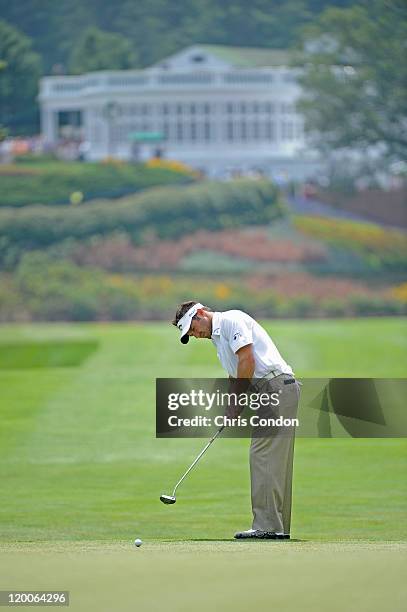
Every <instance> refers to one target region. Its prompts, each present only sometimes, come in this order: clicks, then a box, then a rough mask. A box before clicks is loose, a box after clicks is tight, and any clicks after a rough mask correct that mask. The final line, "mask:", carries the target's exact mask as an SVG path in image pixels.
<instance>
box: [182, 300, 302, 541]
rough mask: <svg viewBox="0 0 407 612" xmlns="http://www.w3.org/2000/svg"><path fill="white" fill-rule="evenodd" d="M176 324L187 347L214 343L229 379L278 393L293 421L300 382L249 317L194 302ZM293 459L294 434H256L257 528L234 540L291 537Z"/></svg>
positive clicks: (252, 462) (252, 450)
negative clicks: (191, 340) (195, 340)
mask: <svg viewBox="0 0 407 612" xmlns="http://www.w3.org/2000/svg"><path fill="white" fill-rule="evenodd" d="M172 323H173V325H175V326H176V327H178V328H179V330H180V332H181V342H182V343H183V344H187V343H188V342H189V338H190V336H194V337H195V338H208V339H210V340H212V342H213V344H214V345H215V347H216V350H217V354H218V358H219V360H220V362H221V364H222V367H223V368H224V369H225V370H226V372H227V373H228V375H229V378H230V379H232V380H235V379H248V380H250V381H251V380H252V379H262V381H264V383H265V384H268V385H269V386H270V387H271V388H272V391H273V393H276V392H277V393H279V398H280V403H279V409H280V410H281V413H282V414H284V415H287V416H289V417H290V418H294V417H295V416H296V414H297V409H298V400H299V383H298V382H297V381H296V380H295V378H294V375H293V371H292V369H291V368H290V366H289V365H288V364H287V363H286V362H285V361H284V359H283V358H282V357H281V355H280V353H279V352H278V350H277V348H276V346H275V344H274V343H273V341H272V340H271V338H270V337H269V335H268V334H267V332H266V331H265V330H264V329H263V328H262V327H261V325H259V324H258V323H257V322H256V321H255V320H254V319H253V318H252V317H251V316H249V315H248V314H246V313H245V312H242V311H241V310H228V311H226V312H212V311H211V309H210V308H208V307H206V306H203V305H202V304H200V303H197V302H194V301H190V302H184V303H183V304H180V306H179V307H178V308H177V312H176V314H175V318H174V320H173V322H172ZM262 381H260V382H262ZM257 383H259V381H258V380H256V381H255V384H257ZM293 455H294V433H293V432H292V433H291V434H288V435H287V433H285V434H283V433H281V431H279V430H277V431H274V432H269V433H268V434H266V435H264V434H263V435H260V436H259V437H257V436H255V435H254V434H253V435H252V441H251V446H250V479H251V500H252V511H253V525H252V528H251V529H248V530H247V531H240V532H238V533H236V534H235V538H238V539H243V538H245V539H257V538H258V539H272V540H276V539H289V538H290V523H291V493H292V472H293Z"/></svg>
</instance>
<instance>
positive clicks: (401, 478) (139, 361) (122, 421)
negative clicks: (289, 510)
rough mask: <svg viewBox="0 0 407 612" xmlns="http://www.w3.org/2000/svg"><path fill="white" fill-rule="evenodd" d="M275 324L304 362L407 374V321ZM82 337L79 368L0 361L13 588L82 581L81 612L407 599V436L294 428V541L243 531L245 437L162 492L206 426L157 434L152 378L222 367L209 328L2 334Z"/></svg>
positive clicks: (2, 492)
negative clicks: (190, 434) (85, 353)
mask: <svg viewBox="0 0 407 612" xmlns="http://www.w3.org/2000/svg"><path fill="white" fill-rule="evenodd" d="M266 327H267V328H268V329H269V331H270V333H271V335H272V337H273V338H274V339H275V341H276V343H277V345H278V346H279V348H280V349H281V351H282V353H283V355H284V356H285V357H286V359H287V361H288V362H289V363H291V364H292V365H293V366H294V367H295V370H296V373H297V375H298V376H304V377H305V376H320V377H324V376H381V377H404V376H406V369H407V368H406V364H407V360H406V357H407V341H406V333H405V320H403V319H400V318H398V319H369V320H342V321H307V322H300V321H291V322H281V321H277V322H268V323H267V324H266ZM83 336H86V337H88V338H89V337H90V338H93V339H94V340H95V341H96V342H98V348H97V350H95V351H94V352H93V353H92V354H91V355H90V356H89V357H88V358H87V359H86V360H85V361H84V362H83V363H82V365H80V367H73V368H72V367H71V368H68V367H66V368H64V367H58V368H45V367H42V368H39V369H35V368H32V369H8V370H3V371H0V396H1V407H0V419H1V420H0V423H1V426H0V483H1V486H0V542H1V543H2V544H1V549H2V551H1V552H0V567H1V570H0V589H8V588H21V589H23V588H24V589H28V588H37V589H39V588H44V589H49V588H59V589H61V588H70V589H71V591H72V592H71V598H73V603H72V604H71V607H72V608H73V609H75V610H113V609H117V610H127V609H128V610H130V609H140V610H143V611H144V610H157V609H159V607H160V605H164V604H165V608H166V610H171V611H172V610H174V612H175V611H177V612H178V611H179V610H190V609H192V608H193V609H196V610H203V609H204V608H206V607H212V608H214V609H217V610H232V609H233V610H239V611H240V610H241V611H242V612H243V611H244V610H247V609H248V608H249V606H252V605H258V606H260V605H261V606H268V607H269V606H271V605H273V606H276V607H277V608H282V609H287V610H298V609H305V610H316V609H318V608H321V609H324V608H326V607H328V606H329V608H330V609H332V610H338V611H339V610H345V609H346V610H376V609H377V610H381V609H382V608H383V606H384V605H386V606H388V607H390V608H391V609H392V610H399V609H400V610H401V609H402V608H401V603H402V600H401V584H402V582H403V583H404V581H402V578H401V571H402V560H403V558H404V559H405V552H406V545H405V540H406V536H407V525H406V511H407V482H406V467H407V458H406V450H407V444H406V441H405V440H404V439H366V440H364V439H333V440H331V439H328V440H323V439H298V440H297V444H296V454H295V478H294V507H293V525H292V536H293V538H294V539H295V540H298V541H294V542H282V543H273V542H258V543H256V542H254V543H253V542H250V543H247V542H246V543H242V542H234V541H232V540H231V539H230V538H231V536H232V535H233V533H234V531H235V530H238V529H241V528H247V527H249V526H250V498H249V472H248V440H234V439H223V440H222V439H219V440H217V441H216V443H215V445H214V446H213V447H212V449H211V451H210V452H209V453H208V454H207V455H206V456H205V458H204V460H203V461H202V462H201V464H200V465H199V466H198V467H197V469H196V471H194V472H193V473H192V474H191V476H190V478H189V479H188V480H187V481H186V482H185V483H184V484H183V485H181V487H180V489H179V495H178V502H177V504H176V505H175V506H169V507H168V506H164V505H162V504H161V503H160V502H159V500H158V497H159V495H160V493H162V492H166V493H168V492H171V488H172V486H173V484H174V481H176V480H177V479H178V477H179V476H180V474H181V473H182V472H183V471H184V470H185V468H186V467H187V465H188V464H189V462H190V461H191V460H192V458H193V457H194V456H196V454H197V452H198V451H199V450H200V449H201V448H202V446H203V444H204V442H203V440H157V439H155V434H154V426H155V387H154V380H155V378H156V377H211V376H222V374H223V372H222V370H221V368H220V366H219V364H218V362H217V359H216V353H215V351H214V349H213V346H212V345H211V343H210V342H204V341H199V340H197V341H193V342H191V343H190V344H189V345H188V346H187V347H185V346H182V345H181V344H180V343H179V342H178V338H177V332H176V330H175V329H174V328H171V327H170V326H166V325H165V324H162V323H149V324H134V325H132V324H113V325H112V324H109V325H104V324H99V325H92V324H83V325H82V324H81V325H59V324H58V325H36V326H31V325H27V326H9V327H8V328H1V329H0V343H10V342H11V341H18V342H22V343H23V342H38V341H39V340H41V341H43V342H50V341H61V340H64V342H65V343H66V341H67V340H68V339H69V338H71V339H78V338H80V337H83ZM61 346H62V347H63V346H65V344H64V343H62V344H61ZM0 352H1V347H0ZM135 537H141V538H142V539H143V540H144V545H143V547H141V548H140V549H135V548H134V547H132V546H131V541H132V540H133V539H134V538H135ZM63 553H64V554H63ZM64 585H65V586H64ZM92 597H93V598H94V599H93V603H92ZM114 597H116V598H117V599H116V605H115V604H114V601H113V599H114ZM95 602H97V603H95ZM117 602H120V603H117Z"/></svg>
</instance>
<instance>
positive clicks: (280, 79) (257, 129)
mask: <svg viewBox="0 0 407 612" xmlns="http://www.w3.org/2000/svg"><path fill="white" fill-rule="evenodd" d="M299 93H300V88H299V85H298V84H297V82H296V72H295V70H294V69H293V68H290V67H289V57H288V54H287V52H285V51H278V50H272V49H254V48H244V47H222V46H211V45H197V46H193V47H188V48H187V49H184V50H183V51H180V52H179V53H176V54H175V55H172V56H170V57H168V58H165V59H164V60H162V61H161V62H159V63H158V64H155V65H153V66H151V67H149V68H146V69H145V70H131V71H130V70H127V71H114V72H113V71H112V72H111V71H102V72H94V73H90V74H84V75H80V76H52V77H45V78H43V79H42V80H41V89H40V97H39V99H40V105H41V121H42V134H43V137H44V139H45V141H46V143H47V144H49V145H53V146H56V145H57V143H58V141H59V140H60V138H61V135H63V134H64V132H65V134H66V133H68V134H69V135H70V137H71V138H72V137H76V138H77V139H78V141H79V140H82V141H85V142H86V143H87V147H86V150H87V155H86V157H87V159H94V160H96V159H100V158H104V157H106V156H114V157H119V158H122V159H134V158H141V159H143V158H145V157H148V156H152V155H153V154H155V153H156V152H157V150H158V151H159V152H160V155H162V156H164V157H167V158H173V159H177V160H180V161H183V162H186V163H188V164H190V165H192V166H195V167H197V168H200V169H202V170H204V171H205V172H207V173H208V174H210V175H215V176H216V175H222V174H223V173H227V172H236V171H241V172H248V171H253V170H256V171H261V172H265V173H266V174H273V173H274V174H276V173H280V174H281V173H283V174H284V173H286V174H287V176H289V177H295V178H303V177H304V176H309V175H310V174H313V173H314V172H315V170H316V168H317V167H318V161H317V159H316V158H315V156H312V155H311V156H310V154H309V152H307V150H306V148H305V141H304V131H303V120H302V117H301V115H299V114H298V113H297V112H296V108H295V103H296V100H297V98H298V96H299Z"/></svg>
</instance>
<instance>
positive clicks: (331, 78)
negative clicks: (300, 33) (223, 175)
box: [299, 0, 407, 158]
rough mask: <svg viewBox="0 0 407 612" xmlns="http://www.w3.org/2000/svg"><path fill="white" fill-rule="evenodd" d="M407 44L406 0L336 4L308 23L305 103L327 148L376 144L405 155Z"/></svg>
mask: <svg viewBox="0 0 407 612" xmlns="http://www.w3.org/2000/svg"><path fill="white" fill-rule="evenodd" d="M406 51H407V5H406V4H405V3H404V2H403V0H370V1H369V2H368V1H367V0H366V1H363V2H361V3H359V4H358V5H355V6H353V7H350V8H346V9H337V8H330V9H328V10H326V11H325V12H324V13H322V15H321V17H320V18H319V19H318V21H317V22H316V23H315V24H313V25H312V26H310V27H308V28H307V29H306V31H305V33H304V46H303V50H302V53H301V54H300V57H299V61H300V63H301V65H302V66H303V67H304V68H303V69H304V72H303V76H302V78H301V83H302V86H303V87H304V91H305V94H304V97H303V99H302V101H301V104H300V109H301V110H302V112H303V113H304V114H305V117H306V123H307V127H308V130H309V132H310V135H311V136H312V138H313V141H314V142H315V143H316V145H317V146H318V147H319V148H320V149H322V150H332V149H342V148H347V147H351V148H352V149H362V150H363V149H366V148H367V147H368V148H369V149H370V150H372V147H375V148H377V150H379V149H380V148H383V150H385V152H386V153H387V154H388V156H389V157H390V158H405V156H406V155H407V112H406V111H407V57H406Z"/></svg>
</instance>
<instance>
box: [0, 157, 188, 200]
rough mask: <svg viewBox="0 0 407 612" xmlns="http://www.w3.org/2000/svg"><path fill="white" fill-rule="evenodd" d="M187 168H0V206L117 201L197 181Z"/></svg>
mask: <svg viewBox="0 0 407 612" xmlns="http://www.w3.org/2000/svg"><path fill="white" fill-rule="evenodd" d="M194 178H195V177H194V174H193V173H192V172H190V171H188V169H185V168H168V167H167V168H165V167H164V168H163V167H157V168H154V167H148V166H146V165H144V164H125V163H80V162H52V161H51V162H48V163H24V164H20V163H19V164H10V165H5V166H1V167H0V185H1V189H0V206H26V205H30V204H47V205H49V204H69V202H70V196H71V194H72V193H75V192H81V193H82V194H83V199H84V200H90V199H94V198H102V197H104V198H109V197H111V198H115V197H120V196H123V195H126V194H129V193H134V192H137V191H140V190H143V189H146V188H149V187H153V186H157V185H167V184H168V185H171V184H184V183H186V182H191V181H192V180H193V179H194Z"/></svg>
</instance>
